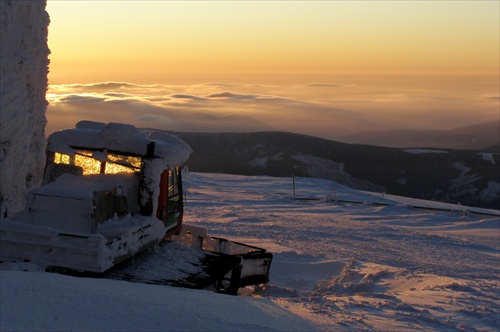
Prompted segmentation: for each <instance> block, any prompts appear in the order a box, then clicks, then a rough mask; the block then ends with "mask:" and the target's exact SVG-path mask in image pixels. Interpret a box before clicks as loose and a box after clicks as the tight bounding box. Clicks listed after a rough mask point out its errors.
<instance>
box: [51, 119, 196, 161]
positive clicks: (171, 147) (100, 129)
mask: <svg viewBox="0 0 500 332" xmlns="http://www.w3.org/2000/svg"><path fill="white" fill-rule="evenodd" d="M151 142H155V150H154V155H155V156H156V157H158V158H161V159H164V160H165V161H166V162H167V164H168V165H170V166H180V165H182V164H183V163H185V162H186V161H187V160H188V158H189V155H190V154H191V152H193V150H192V149H191V147H190V146H189V145H188V144H187V143H186V142H184V141H183V140H181V139H179V138H177V137H175V136H172V135H169V134H166V133H161V132H151V133H150V134H149V135H146V134H144V133H143V132H141V131H140V130H139V129H137V128H136V127H134V126H132V125H129V124H122V123H113V122H110V123H108V124H106V123H102V122H94V121H80V122H78V123H77V124H76V126H75V128H72V129H65V130H61V131H58V132H55V133H53V134H52V135H50V136H49V138H48V145H47V149H48V150H49V151H53V152H61V153H64V154H69V155H73V154H74V153H75V150H74V148H89V149H107V150H112V151H116V152H122V153H126V154H136V155H142V156H144V155H146V153H147V146H148V144H149V143H151Z"/></svg>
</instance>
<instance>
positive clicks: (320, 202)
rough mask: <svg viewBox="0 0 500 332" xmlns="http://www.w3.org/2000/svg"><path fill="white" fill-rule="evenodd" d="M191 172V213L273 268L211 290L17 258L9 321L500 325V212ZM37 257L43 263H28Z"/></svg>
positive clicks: (23, 324)
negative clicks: (91, 274) (58, 268)
mask: <svg viewBox="0 0 500 332" xmlns="http://www.w3.org/2000/svg"><path fill="white" fill-rule="evenodd" d="M295 182H296V191H295V196H296V198H298V199H292V197H293V196H294V192H293V189H292V179H291V178H274V177H264V176H256V177H248V176H236V175H226V174H202V173H185V174H184V189H185V193H186V210H185V222H186V223H189V224H193V225H196V226H202V227H206V228H207V229H208V231H209V233H211V234H212V235H217V236H222V237H225V238H229V239H231V240H235V241H240V242H245V243H248V244H253V245H257V246H260V247H264V248H267V249H268V250H269V251H271V252H273V253H274V259H273V263H272V266H271V276H270V277H271V281H270V283H269V284H268V285H266V286H265V287H260V288H256V289H254V288H246V289H242V290H241V294H240V295H241V296H238V297H231V296H228V295H222V294H216V293H212V292H209V291H199V290H188V289H179V288H172V287H168V286H157V285H145V284H137V283H129V282H125V281H116V280H103V279H83V278H75V277H69V276H62V275H57V274H49V273H45V272H39V271H38V272H37V271H34V272H22V271H15V270H16V269H17V270H19V266H18V265H17V266H13V267H12V266H9V265H3V269H2V270H1V271H0V276H1V280H0V281H1V282H0V286H1V293H0V295H1V297H0V304H1V307H0V309H1V311H0V330H2V331H8V330H22V331H27V330H51V331H53V330H65V331H66V330H122V331H126V330H128V331H130V330H134V331H137V330H189V331H193V330H218V331H224V330H226V331H227V330H231V331H238V330H239V331H255V330H283V331H291V330H300V331H311V330H325V331H326V330H349V331H351V330H384V331H386V330H398V331H399V330H405V331H407V330H435V331H442V330H453V331H454V330H464V331H497V330H498V329H499V328H500V280H499V279H500V275H499V274H500V211H498V210H484V209H469V208H468V207H464V206H456V205H449V204H443V203H435V202H428V201H420V200H413V199H407V198H400V197H394V196H389V195H384V194H371V193H368V192H360V191H355V190H351V189H348V188H346V187H344V186H341V185H338V184H336V183H333V182H331V181H327V180H319V179H305V178H296V179H295ZM28 269H29V267H28Z"/></svg>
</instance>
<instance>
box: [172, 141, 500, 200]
mask: <svg viewBox="0 0 500 332" xmlns="http://www.w3.org/2000/svg"><path fill="white" fill-rule="evenodd" d="M170 133H173V134H175V135H177V136H178V137H180V138H181V139H182V140H184V141H186V142H187V143H188V144H189V145H190V146H191V148H192V149H193V151H194V152H193V153H192V155H191V157H190V158H189V160H188V162H187V165H188V167H189V169H190V170H192V171H196V172H210V173H227V174H243V175H270V176H279V177H291V176H292V175H295V176H304V177H316V178H323V179H329V180H332V181H335V182H337V183H340V184H344V185H347V186H349V187H351V188H354V189H360V190H368V191H375V192H385V193H387V194H394V195H401V196H408V197H414V198H422V199H429V200H437V201H442V202H451V203H457V202H459V203H461V204H464V205H471V206H479V207H487V208H496V209H498V208H499V207H500V174H499V172H498V164H499V163H500V156H499V154H497V153H479V152H477V151H468V150H438V151H437V150H403V149H399V148H387V147H376V146H370V145H359V144H347V143H340V142H335V141H330V140H326V139H322V138H318V137H313V136H307V135H299V134H292V133H286V132H256V133H185V132H184V133H179V132H170Z"/></svg>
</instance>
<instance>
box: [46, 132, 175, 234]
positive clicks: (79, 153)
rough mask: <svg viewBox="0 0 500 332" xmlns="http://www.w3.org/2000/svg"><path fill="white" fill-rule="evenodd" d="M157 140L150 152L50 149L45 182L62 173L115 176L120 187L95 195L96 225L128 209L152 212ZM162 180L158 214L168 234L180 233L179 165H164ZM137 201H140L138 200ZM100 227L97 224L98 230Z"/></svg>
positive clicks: (128, 211)
mask: <svg viewBox="0 0 500 332" xmlns="http://www.w3.org/2000/svg"><path fill="white" fill-rule="evenodd" d="M154 147H155V144H154V142H151V143H149V145H148V149H147V154H146V156H140V155H135V154H130V153H126V152H125V153H124V152H115V151H108V150H105V149H91V148H79V147H71V148H72V149H73V150H74V154H73V155H68V154H64V153H61V152H53V151H48V153H47V166H46V172H45V176H44V184H48V183H51V182H53V181H54V180H56V179H57V178H58V177H59V176H61V175H62V174H73V175H78V176H83V177H86V176H89V177H90V176H94V177H95V176H96V175H98V176H100V177H101V178H102V177H103V175H108V176H109V177H115V178H116V179H117V181H116V183H119V188H116V189H115V190H108V191H104V192H98V193H95V195H94V201H95V210H94V221H95V225H98V224H100V223H103V222H105V221H106V220H109V219H111V218H113V216H114V215H115V214H116V215H118V216H122V215H125V214H126V213H136V212H139V213H140V214H141V215H144V216H151V215H153V214H152V209H153V204H152V199H153V197H152V195H153V192H154V191H153V190H151V189H150V188H148V184H150V183H151V181H148V179H147V178H148V176H151V174H150V173H151V172H150V169H149V168H150V166H151V165H152V164H154V162H153V160H154V159H156V158H155V157H154ZM158 176H159V177H160V181H159V187H160V188H159V189H160V190H159V194H158V204H157V208H156V217H157V218H158V219H159V220H161V221H163V224H164V225H165V227H166V235H165V237H168V236H170V235H172V234H175V233H178V231H179V230H180V228H181V225H182V215H183V200H182V180H181V171H180V168H179V167H174V168H173V169H172V170H170V169H168V168H167V169H164V170H163V172H162V173H161V175H158ZM135 202H137V204H135ZM95 229H96V227H93V231H95Z"/></svg>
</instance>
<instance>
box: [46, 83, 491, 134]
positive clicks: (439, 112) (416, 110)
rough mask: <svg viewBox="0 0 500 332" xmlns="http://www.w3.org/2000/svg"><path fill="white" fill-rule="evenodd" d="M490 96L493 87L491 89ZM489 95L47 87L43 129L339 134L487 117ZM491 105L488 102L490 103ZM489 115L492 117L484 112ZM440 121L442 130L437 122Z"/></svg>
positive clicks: (372, 88)
mask: <svg viewBox="0 0 500 332" xmlns="http://www.w3.org/2000/svg"><path fill="white" fill-rule="evenodd" d="M496 94H497V93H496ZM493 97H495V93H493V94H489V95H488V94H484V91H483V95H480V94H475V93H471V94H470V95H466V96H464V95H463V94H462V95H456V94H453V91H452V90H450V89H448V90H437V89H434V88H426V89H424V88H422V86H407V87H404V86H401V87H400V88H398V89H394V88H389V87H386V86H384V82H383V81H382V80H381V81H377V80H372V81H363V80H358V81H357V82H354V83H352V82H347V83H345V84H344V83H342V84H339V83H328V82H327V83H304V84H295V85H237V84H230V83H206V84H196V85H165V84H154V85H137V84H132V83H127V82H101V83H92V84H65V85H64V84H63V85H51V86H49V91H48V94H47V99H48V100H49V103H50V104H49V107H48V110H47V119H48V126H47V134H50V133H52V132H53V131H56V130H60V129H64V128H68V127H73V126H74V124H75V123H76V122H78V121H79V120H82V119H86V120H94V121H102V122H123V123H130V124H133V125H135V126H138V127H148V128H157V129H165V130H174V131H199V132H225V131H227V132H250V131H269V130H278V131H291V132H296V133H303V134H309V135H313V136H320V137H325V138H329V139H339V138H341V137H343V136H345V135H348V134H351V133H354V132H357V131H363V130H387V129H400V128H403V129H451V128H454V127H460V126H462V125H466V124H473V123H479V122H482V121H483V120H484V121H489V120H494V119H495V118H494V116H495V114H496V116H498V113H497V110H498V99H495V98H493ZM495 107H496V108H495ZM492 117H493V118H492ZM439 123H441V125H442V126H443V125H444V126H447V127H446V128H438V127H437V126H438V125H439Z"/></svg>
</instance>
